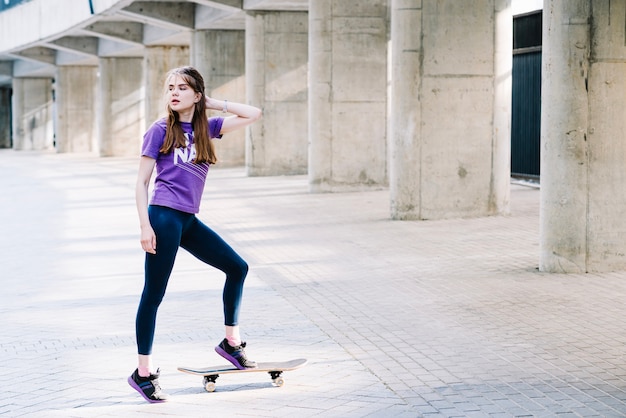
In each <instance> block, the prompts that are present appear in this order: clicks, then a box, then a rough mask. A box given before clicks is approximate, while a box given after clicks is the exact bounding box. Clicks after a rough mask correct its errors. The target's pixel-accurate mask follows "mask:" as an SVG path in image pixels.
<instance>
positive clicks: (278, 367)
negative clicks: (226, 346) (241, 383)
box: [178, 358, 308, 392]
mask: <svg viewBox="0 0 626 418" xmlns="http://www.w3.org/2000/svg"><path fill="white" fill-rule="evenodd" d="M307 362H308V360H307V359H304V358H299V359H295V360H289V361H278V362H270V363H258V367H256V368H254V369H244V370H240V369H238V368H236V367H234V366H210V367H198V368H196V367H179V368H178V370H180V371H181V372H184V373H189V374H195V375H198V376H203V385H204V389H205V390H206V391H207V392H214V391H215V381H216V380H217V378H218V377H219V376H220V375H221V374H233V373H255V372H266V373H269V375H270V376H271V378H272V383H273V384H274V385H276V386H278V387H281V386H283V385H284V384H285V379H284V378H283V377H282V374H283V372H286V371H289V370H295V369H299V368H300V367H304V365H306V364H307Z"/></svg>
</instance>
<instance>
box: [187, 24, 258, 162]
mask: <svg viewBox="0 0 626 418" xmlns="http://www.w3.org/2000/svg"><path fill="white" fill-rule="evenodd" d="M190 55H191V65H193V66H194V67H195V68H196V69H197V70H198V71H200V74H202V76H203V77H204V84H205V86H206V91H207V94H208V95H209V96H211V97H215V98H216V99H220V100H222V99H227V100H230V101H234V102H239V103H246V78H245V32H244V31H240V30H197V31H194V33H193V37H192V43H191V47H190ZM213 114H215V115H219V114H221V112H214V113H213ZM245 140H246V131H245V129H240V130H238V131H235V132H232V133H229V134H228V135H225V136H224V137H223V138H222V139H221V140H218V141H216V142H215V145H216V151H217V158H218V164H219V166H221V167H224V166H226V167H228V166H231V167H232V166H243V165H244V164H245Z"/></svg>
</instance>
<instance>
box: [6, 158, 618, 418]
mask: <svg viewBox="0 0 626 418" xmlns="http://www.w3.org/2000/svg"><path fill="white" fill-rule="evenodd" d="M136 168H137V160H136V159H124V158H95V157H91V156H85V155H59V154H48V153H32V152H17V151H13V150H3V151H0V218H1V219H2V221H1V223H0V225H1V226H0V286H1V289H2V290H1V292H0V324H1V325H0V327H1V328H0V388H1V389H0V415H2V416H7V417H48V416H59V417H127V416H139V417H141V416H177V417H178V416H185V417H209V416H211V417H215V416H217V417H219V416H241V417H246V416H254V417H295V416H297V417H312V416H315V417H320V416H323V417H388V416H394V417H526V416H528V417H552V416H558V417H623V416H626V357H625V355H624V347H625V344H626V333H625V332H624V330H625V329H626V319H625V318H626V315H625V313H626V306H625V304H624V301H625V300H626V272H614V273H605V274H580V275H576V274H572V275H561V274H546V273H541V272H539V271H538V269H537V265H538V258H539V245H538V241H539V226H538V225H539V190H538V189H537V188H535V187H531V186H529V185H520V184H512V186H511V214H510V215H508V216H493V217H484V218H478V219H454V220H445V221H419V222H402V221H392V220H390V219H389V192H388V191H387V190H379V191H363V192H353V193H333V194H331V193H328V194H311V193H309V192H308V187H307V179H306V176H285V177H246V176H245V171H244V169H242V168H213V169H212V170H211V172H210V173H209V178H208V181H207V186H206V190H205V197H204V201H203V205H202V210H201V213H200V214H199V217H200V218H201V219H202V220H203V221H205V223H207V224H208V225H210V226H211V227H213V228H214V229H215V230H216V231H218V232H219V233H220V234H221V235H222V236H223V237H224V238H225V239H226V240H227V241H229V242H230V243H231V244H232V245H233V246H234V247H235V248H236V249H237V250H238V251H239V252H240V253H241V254H242V255H243V256H244V258H246V260H247V261H248V262H249V264H250V267H251V269H250V274H249V277H248V280H247V283H246V290H245V295H244V305H243V310H242V317H241V319H242V328H243V332H244V335H245V338H246V339H247V340H248V342H249V348H248V352H249V354H250V355H251V357H253V358H254V359H256V360H263V361H273V360H283V359H291V358H298V357H306V358H308V359H309V364H308V365H307V366H306V367H305V368H303V369H300V370H297V371H293V372H290V373H286V374H285V380H286V385H285V386H284V387H282V388H276V387H273V386H272V385H271V381H270V379H269V376H265V375H263V374H260V373H259V374H256V373H253V374H246V375H225V376H221V377H220V378H219V379H218V381H217V390H216V392H214V393H206V392H205V391H204V389H203V388H202V384H201V379H200V378H198V377H195V376H190V375H186V374H183V373H180V372H178V371H177V370H176V367H177V366H180V365H209V364H213V363H220V358H219V357H218V356H217V354H216V353H215V352H214V351H213V346H214V345H215V344H217V342H219V341H220V339H221V338H222V332H223V330H222V328H223V327H222V325H221V324H222V316H221V289H222V284H223V277H222V275H221V273H220V272H217V271H215V270H212V269H210V268H207V267H205V266H204V265H203V264H202V263H200V262H199V261H197V260H195V259H193V258H192V257H191V256H189V255H188V254H187V253H185V252H184V251H181V252H180V253H179V258H178V260H177V263H176V266H175V269H174V273H173V275H172V279H171V281H170V286H169V289H168V293H167V295H166V298H165V300H164V302H163V304H162V306H161V309H160V311H159V317H158V323H157V335H156V340H155V353H154V354H155V361H156V362H157V364H158V365H159V366H160V367H161V370H162V378H161V382H162V386H163V387H164V389H166V391H167V392H169V393H170V394H171V395H172V396H173V399H172V401H171V402H169V403H167V404H158V405H151V404H147V403H146V402H145V401H143V399H142V398H141V397H140V396H138V395H137V394H136V392H134V391H133V390H132V389H131V388H130V387H129V386H128V384H127V383H126V378H127V376H128V375H129V374H130V373H131V372H132V371H133V369H134V368H135V362H136V355H135V352H136V351H135V350H136V349H135V339H134V315H135V310H136V307H137V302H138V298H139V293H140V292H141V287H142V280H143V278H142V267H143V254H142V251H141V247H140V245H139V242H138V224H137V216H136V211H135V206H134V182H135V175H136Z"/></svg>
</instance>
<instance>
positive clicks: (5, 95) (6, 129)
mask: <svg viewBox="0 0 626 418" xmlns="http://www.w3.org/2000/svg"><path fill="white" fill-rule="evenodd" d="M11 146H12V140H11V89H9V88H0V148H11Z"/></svg>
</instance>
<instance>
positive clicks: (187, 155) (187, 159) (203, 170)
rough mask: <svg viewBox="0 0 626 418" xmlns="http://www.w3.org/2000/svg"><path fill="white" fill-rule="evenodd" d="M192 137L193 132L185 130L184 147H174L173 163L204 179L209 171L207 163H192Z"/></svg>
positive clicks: (194, 148) (194, 155)
mask: <svg viewBox="0 0 626 418" xmlns="http://www.w3.org/2000/svg"><path fill="white" fill-rule="evenodd" d="M192 138H193V133H191V134H188V133H186V132H185V148H182V147H181V148H174V155H173V158H174V165H175V166H176V167H178V168H181V169H183V170H185V171H188V172H189V173H191V174H193V175H194V176H196V177H198V178H199V179H202V180H204V178H205V177H206V175H207V173H208V172H209V165H208V164H207V163H202V164H194V162H193V161H194V160H195V159H196V144H194V143H193V141H192Z"/></svg>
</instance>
